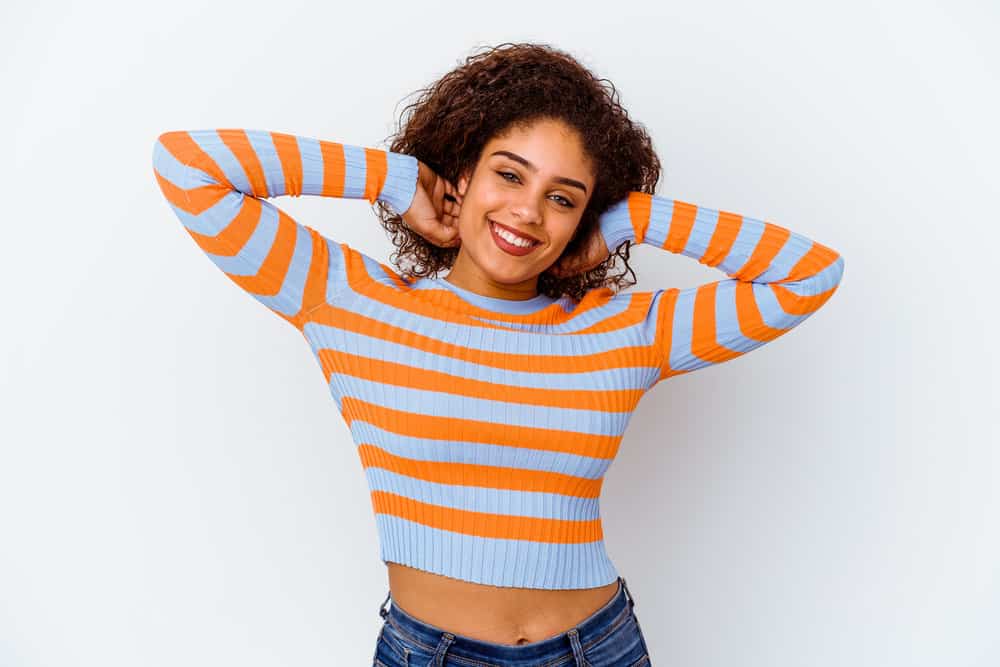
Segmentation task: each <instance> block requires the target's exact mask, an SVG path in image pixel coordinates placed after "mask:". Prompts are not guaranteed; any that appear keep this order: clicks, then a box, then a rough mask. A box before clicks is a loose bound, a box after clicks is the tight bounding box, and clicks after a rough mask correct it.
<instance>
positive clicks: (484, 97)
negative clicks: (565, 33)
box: [376, 42, 660, 301]
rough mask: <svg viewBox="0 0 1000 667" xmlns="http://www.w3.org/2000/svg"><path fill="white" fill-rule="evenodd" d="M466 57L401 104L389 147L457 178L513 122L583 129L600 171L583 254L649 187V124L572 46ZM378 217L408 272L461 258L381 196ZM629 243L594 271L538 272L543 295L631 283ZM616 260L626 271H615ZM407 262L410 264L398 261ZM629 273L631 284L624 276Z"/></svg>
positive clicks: (519, 47)
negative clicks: (617, 210) (612, 211)
mask: <svg viewBox="0 0 1000 667" xmlns="http://www.w3.org/2000/svg"><path fill="white" fill-rule="evenodd" d="M486 49H487V50H485V51H484V52H481V53H474V54H473V55H471V56H469V57H467V58H466V60H465V63H464V64H461V65H460V66H459V67H457V68H455V69H454V70H452V71H450V72H448V73H447V74H445V75H444V76H443V77H441V78H440V79H438V80H437V81H436V82H435V83H433V84H432V85H430V86H429V87H427V88H424V89H421V90H418V91H416V92H417V93H418V94H419V97H418V98H417V100H416V101H415V102H413V103H411V104H409V105H408V106H407V107H405V109H404V110H403V114H402V115H401V117H400V120H399V125H398V127H397V131H396V132H395V133H394V134H392V135H390V136H389V137H388V138H387V141H388V140H389V139H391V140H392V143H391V144H390V146H389V150H390V151H393V152H396V153H405V154H407V155H412V156H413V157H415V158H417V159H418V160H420V161H421V162H423V163H425V164H426V165H427V166H428V167H430V168H431V169H432V170H433V171H434V172H435V173H437V174H438V175H439V176H441V177H443V178H445V179H446V180H448V181H449V182H451V183H456V182H457V180H458V178H459V176H460V175H461V174H464V173H471V172H472V170H473V169H474V168H475V166H476V164H477V163H478V162H479V157H480V153H481V152H482V150H483V148H484V147H485V145H486V144H487V143H488V142H489V141H490V140H491V139H492V138H494V137H496V136H499V135H502V134H503V133H504V132H505V131H506V130H508V129H509V128H511V127H514V126H525V125H527V124H530V123H531V122H532V121H534V120H538V119H541V118H552V119H558V120H561V121H563V122H565V123H566V124H567V125H569V126H570V127H573V128H575V129H576V130H577V132H579V133H580V136H581V138H582V140H583V146H584V150H585V152H586V154H587V156H588V157H589V158H590V159H591V160H593V162H594V164H595V166H596V169H597V174H596V176H597V178H596V184H595V187H594V191H593V193H592V194H591V197H590V201H589V202H588V203H587V207H586V208H585V209H584V212H583V214H582V217H581V219H580V224H579V226H578V227H577V230H576V233H575V234H574V236H573V238H572V239H571V240H570V242H569V244H568V245H567V246H566V249H565V250H564V254H567V253H570V256H571V254H572V253H574V252H577V251H578V250H579V247H580V244H581V243H582V242H583V241H584V240H585V239H586V238H587V237H588V235H589V234H590V233H591V231H595V228H596V227H597V226H598V218H599V216H600V214H601V213H603V212H605V211H606V210H607V209H608V208H609V207H610V206H611V205H612V204H614V203H616V202H618V201H620V200H622V199H624V198H625V197H627V196H628V193H629V192H630V191H638V192H645V193H649V194H653V190H654V188H655V187H656V183H657V181H658V180H659V177H660V161H659V158H657V156H656V153H655V152H654V150H653V146H652V140H651V139H650V137H649V135H648V134H647V133H646V131H645V128H644V127H643V126H642V125H641V124H639V123H637V122H634V121H632V120H631V119H630V118H629V117H628V112H627V111H625V109H623V108H622V106H621V104H620V103H619V101H618V91H617V90H616V89H615V86H614V84H613V83H611V82H610V81H609V80H607V79H598V78H597V77H596V76H594V74H593V73H591V72H590V71H589V70H588V69H587V68H586V67H584V66H583V65H581V64H580V63H579V62H578V61H577V60H576V59H575V58H573V57H572V56H570V55H569V54H568V53H566V52H564V51H562V50H559V49H556V48H554V47H552V46H549V45H547V44H531V43H522V44H514V43H510V42H506V43H503V44H500V45H497V46H494V47H486ZM376 207H377V215H378V217H379V218H380V220H381V222H382V226H383V227H385V229H386V231H388V232H389V235H390V236H391V238H392V243H393V245H394V246H396V251H395V252H394V253H393V254H392V257H391V259H392V261H393V263H394V264H395V265H396V266H397V268H398V269H399V270H400V271H401V272H403V273H404V274H406V275H408V276H409V277H411V278H412V277H423V276H428V275H431V276H436V275H437V273H438V272H439V271H440V270H441V269H443V268H449V267H451V266H452V264H453V263H454V261H455V256H456V255H457V254H458V252H459V247H448V248H444V247H440V246H437V245H435V244H433V243H431V242H429V241H427V240H426V239H425V238H423V237H422V236H420V235H419V234H417V233H416V232H414V231H412V230H411V229H410V228H409V227H407V226H406V224H405V223H404V222H403V219H402V217H401V216H400V215H399V214H397V213H396V212H395V211H393V210H392V208H391V207H389V206H388V205H386V204H384V203H383V202H381V201H378V202H376ZM631 245H632V242H631V241H625V242H623V243H622V244H621V245H620V246H618V248H611V249H610V250H611V256H610V257H609V258H608V259H607V260H606V261H605V262H603V263H602V264H600V265H598V266H596V267H595V268H593V269H590V270H589V271H586V272H584V273H579V274H576V275H572V276H565V277H562V278H557V277H556V276H554V275H551V274H550V273H549V272H548V271H543V272H542V273H541V275H539V277H538V292H539V293H541V294H545V295H547V296H549V297H551V298H560V297H561V296H563V295H568V296H570V297H572V298H573V299H575V300H577V301H579V300H580V299H582V298H583V295H584V294H585V293H586V292H587V291H588V290H590V289H593V288H597V287H606V286H614V287H615V288H616V289H618V290H621V289H623V288H626V287H630V286H632V285H634V284H635V280H634V278H635V273H634V272H633V271H632V268H631V267H630V266H629V265H628V257H629V248H630V247H631ZM617 258H621V259H622V260H623V261H624V263H625V269H624V271H623V272H622V273H619V274H616V275H613V276H609V275H608V270H609V269H612V268H614V265H615V261H616V259H617ZM403 261H405V262H406V263H407V265H406V266H405V267H404V266H402V265H401V262H403ZM626 272H627V273H629V274H631V275H632V278H633V280H632V281H631V282H628V283H625V282H624V281H625V274H626Z"/></svg>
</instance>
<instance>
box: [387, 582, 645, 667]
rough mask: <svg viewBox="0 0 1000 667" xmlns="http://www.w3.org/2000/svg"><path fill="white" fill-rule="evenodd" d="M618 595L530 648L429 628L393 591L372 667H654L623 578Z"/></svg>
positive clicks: (526, 645)
mask: <svg viewBox="0 0 1000 667" xmlns="http://www.w3.org/2000/svg"><path fill="white" fill-rule="evenodd" d="M618 581H619V586H618V592H617V593H616V594H615V596H614V597H613V598H611V600H609V601H608V602H607V603H606V604H605V605H604V606H603V607H601V608H600V609H598V610H597V611H595V612H594V613H593V614H591V615H590V616H588V617H587V618H586V619H584V620H583V621H581V622H580V624H579V625H577V626H576V627H574V628H570V629H569V630H567V631H566V632H564V633H562V634H560V635H556V636H555V637H549V638H548V639H543V640H542V641H539V642H534V643H531V644H521V645H518V646H511V645H507V644H494V643H491V642H485V641H480V640H478V639H472V638H470V637H465V636H462V635H456V634H453V633H451V632H446V631H444V630H442V629H441V628H437V627H434V626H433V625H428V624H426V623H424V622H423V621H420V620H418V619H416V618H414V617H413V616H410V615H409V614H408V613H406V612H405V611H403V610H402V609H401V608H400V607H398V606H397V605H396V603H395V602H393V604H392V606H391V607H390V608H389V610H388V611H386V608H385V607H386V604H387V603H388V602H389V600H390V599H391V597H392V592H391V591H390V592H389V594H388V595H386V598H385V601H384V602H382V604H381V606H380V607H379V610H378V613H379V615H380V616H381V617H382V618H383V619H384V620H385V622H384V623H383V624H382V629H381V630H380V631H379V634H378V643H377V644H376V646H375V659H374V662H373V663H372V665H373V667H540V666H543V665H544V666H545V667H649V665H650V661H649V649H647V648H646V640H645V638H644V637H643V636H642V630H640V629H639V620H638V619H637V618H636V615H635V612H633V611H632V607H634V606H635V600H634V599H633V598H632V594H631V592H629V590H628V587H627V586H626V585H625V578H624V577H618Z"/></svg>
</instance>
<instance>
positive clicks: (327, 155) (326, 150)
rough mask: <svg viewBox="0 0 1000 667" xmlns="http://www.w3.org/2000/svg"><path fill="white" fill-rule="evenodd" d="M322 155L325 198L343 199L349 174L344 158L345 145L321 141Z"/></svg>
mask: <svg viewBox="0 0 1000 667" xmlns="http://www.w3.org/2000/svg"><path fill="white" fill-rule="evenodd" d="M319 150H320V154H321V155H322V156H323V192H322V196H323V197H343V196H344V179H345V178H346V174H347V162H346V158H345V157H344V144H341V143H337V142H335V141H320V142H319Z"/></svg>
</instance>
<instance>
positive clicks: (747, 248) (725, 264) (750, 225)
mask: <svg viewBox="0 0 1000 667" xmlns="http://www.w3.org/2000/svg"><path fill="white" fill-rule="evenodd" d="M764 229H765V227H764V223H763V222H762V221H760V220H754V219H753V218H747V217H744V218H743V224H742V226H741V227H740V231H739V233H738V234H737V235H736V240H735V241H733V245H732V247H731V248H730V249H729V254H728V255H726V258H725V259H724V260H722V263H721V264H719V265H718V266H716V267H715V268H717V269H719V270H720V271H723V272H725V273H726V274H728V275H730V276H732V275H733V274H734V273H736V272H737V271H739V270H740V269H741V268H742V267H743V266H744V265H745V264H746V263H747V260H749V259H750V257H751V256H752V255H753V252H754V250H755V249H756V247H757V245H758V244H759V243H760V239H761V237H762V236H763V235H764ZM754 277H756V276H754Z"/></svg>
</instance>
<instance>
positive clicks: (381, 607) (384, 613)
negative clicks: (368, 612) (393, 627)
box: [378, 589, 392, 620]
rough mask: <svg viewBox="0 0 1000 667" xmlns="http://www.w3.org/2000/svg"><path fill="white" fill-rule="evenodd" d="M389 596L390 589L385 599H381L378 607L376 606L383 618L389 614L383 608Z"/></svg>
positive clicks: (390, 593) (390, 595)
mask: <svg viewBox="0 0 1000 667" xmlns="http://www.w3.org/2000/svg"><path fill="white" fill-rule="evenodd" d="M390 597H392V590H391V589H390V590H389V592H388V593H387V594H386V596H385V600H383V601H382V604H380V605H379V607H378V615H379V616H381V617H382V618H383V620H384V619H385V617H386V616H388V615H389V612H388V611H386V609H385V605H386V603H387V602H389V598H390Z"/></svg>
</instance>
